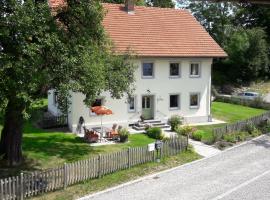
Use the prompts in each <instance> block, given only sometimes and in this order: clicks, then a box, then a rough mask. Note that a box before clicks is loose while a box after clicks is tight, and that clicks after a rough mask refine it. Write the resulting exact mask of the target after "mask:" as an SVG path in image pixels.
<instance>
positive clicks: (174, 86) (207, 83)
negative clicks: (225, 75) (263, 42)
mask: <svg viewBox="0 0 270 200" xmlns="http://www.w3.org/2000/svg"><path fill="white" fill-rule="evenodd" d="M144 61H146V62H148V61H149V62H154V78H152V79H142V62H144ZM170 62H179V63H180V66H181V67H180V69H181V77H180V78H170V77H169V69H170V68H169V64H170ZM191 62H200V64H201V73H200V77H199V78H190V73H189V71H190V63H191ZM134 64H135V65H137V66H138V69H137V71H136V74H135V75H136V84H135V85H136V90H135V92H134V95H135V98H136V112H133V113H129V112H128V103H127V98H126V97H124V98H122V99H111V98H110V95H109V94H108V93H107V92H104V93H103V94H101V97H102V98H104V106H106V107H108V108H110V109H111V110H112V111H113V113H114V114H113V115H109V116H103V117H102V121H103V124H104V125H105V126H108V127H110V126H111V125H112V124H113V123H118V124H121V125H124V126H126V125H127V124H130V123H133V122H136V121H138V119H139V117H140V115H141V111H142V95H154V104H155V105H154V118H155V119H160V120H162V121H165V120H167V119H168V118H169V117H170V116H172V115H174V114H178V115H181V116H184V117H185V122H186V123H195V122H206V121H208V119H209V115H210V96H211V95H210V94H211V64H212V59H210V58H201V59H199V58H196V59H190V58H181V59H180V58H179V59H169V58H166V59H165V58H158V59H157V58H155V59H154V58H149V59H138V60H134ZM193 92H194V93H200V106H199V108H196V109H192V108H190V106H189V103H190V93H193ZM169 94H179V95H180V109H179V110H170V108H169ZM71 96H72V97H71V98H72V104H71V105H70V106H71V107H70V113H69V126H70V129H71V130H72V131H73V132H75V131H76V127H77V124H78V121H79V118H80V116H82V117H83V118H84V120H85V125H86V126H88V127H91V126H97V125H100V122H101V117H100V116H95V115H93V114H92V113H91V112H90V109H89V108H88V107H87V106H85V105H84V103H83V99H84V95H82V94H79V93H72V95H71ZM50 98H51V97H50V96H49V102H50ZM50 106H51V108H49V110H52V111H53V112H54V109H55V108H54V107H53V105H52V104H51V103H49V107H50Z"/></svg>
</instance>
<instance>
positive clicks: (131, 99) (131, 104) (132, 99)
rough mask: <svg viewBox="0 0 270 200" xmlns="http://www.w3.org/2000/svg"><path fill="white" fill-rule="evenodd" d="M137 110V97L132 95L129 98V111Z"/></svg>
mask: <svg viewBox="0 0 270 200" xmlns="http://www.w3.org/2000/svg"><path fill="white" fill-rule="evenodd" d="M135 111H136V98H135V97H134V96H131V97H129V98H128V112H135Z"/></svg>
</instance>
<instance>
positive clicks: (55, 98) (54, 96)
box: [53, 92, 58, 105]
mask: <svg viewBox="0 0 270 200" xmlns="http://www.w3.org/2000/svg"><path fill="white" fill-rule="evenodd" d="M53 104H54V105H57V104H58V92H54V93H53Z"/></svg>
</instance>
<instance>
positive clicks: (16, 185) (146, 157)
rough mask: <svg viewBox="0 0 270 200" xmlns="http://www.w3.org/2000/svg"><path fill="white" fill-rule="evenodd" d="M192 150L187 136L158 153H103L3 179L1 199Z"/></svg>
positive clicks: (166, 144)
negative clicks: (189, 147)
mask: <svg viewBox="0 0 270 200" xmlns="http://www.w3.org/2000/svg"><path fill="white" fill-rule="evenodd" d="M187 147H188V140H187V138H186V137H173V138H170V139H169V140H167V141H165V142H163V143H162V146H161V149H160V150H159V152H158V151H149V149H148V146H144V147H135V148H129V149H127V150H122V151H119V152H114V153H109V154H100V155H98V156H96V157H92V158H89V159H88V160H81V161H77V162H73V163H66V164H64V165H63V166H59V167H56V168H53V169H47V170H44V171H36V172H32V173H21V174H20V176H15V177H9V178H5V179H0V199H1V200H18V199H19V200H23V199H25V198H28V197H32V196H36V195H40V194H43V193H47V192H50V191H55V190H58V189H63V188H64V189H65V188H66V187H68V186H70V185H73V184H76V183H79V182H82V181H85V180H89V179H94V178H100V177H102V176H104V175H106V174H110V173H113V172H116V171H119V170H123V169H128V168H130V167H132V166H135V165H139V164H143V163H146V162H153V161H155V160H156V159H157V158H158V157H159V156H162V157H164V156H172V155H176V154H178V153H180V152H182V151H184V150H186V149H187Z"/></svg>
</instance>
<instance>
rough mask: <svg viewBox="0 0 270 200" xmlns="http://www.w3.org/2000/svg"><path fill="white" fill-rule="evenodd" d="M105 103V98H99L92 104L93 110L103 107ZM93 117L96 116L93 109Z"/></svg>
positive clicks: (91, 114) (91, 113)
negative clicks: (96, 107)
mask: <svg viewBox="0 0 270 200" xmlns="http://www.w3.org/2000/svg"><path fill="white" fill-rule="evenodd" d="M103 102H104V99H103V98H98V99H96V100H95V101H94V102H93V103H92V104H91V108H92V107H95V106H102V105H103ZM93 115H94V116H95V115H96V113H94V112H92V111H91V109H90V116H93Z"/></svg>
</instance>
